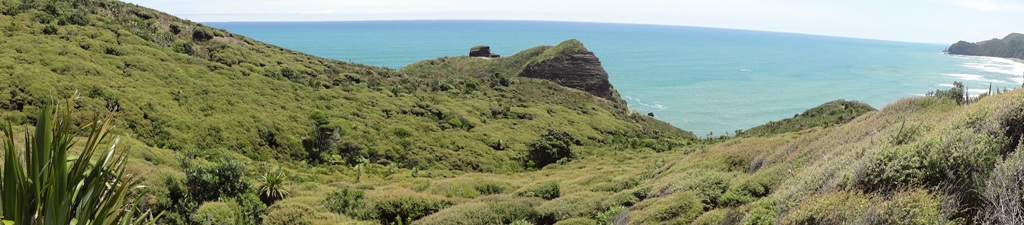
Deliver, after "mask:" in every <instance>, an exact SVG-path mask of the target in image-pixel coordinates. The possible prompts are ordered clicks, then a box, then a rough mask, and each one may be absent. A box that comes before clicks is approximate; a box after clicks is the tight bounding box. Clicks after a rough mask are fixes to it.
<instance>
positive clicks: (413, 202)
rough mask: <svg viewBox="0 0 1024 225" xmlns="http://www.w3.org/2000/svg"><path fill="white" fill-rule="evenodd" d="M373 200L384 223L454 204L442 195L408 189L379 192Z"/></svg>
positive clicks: (374, 207)
mask: <svg viewBox="0 0 1024 225" xmlns="http://www.w3.org/2000/svg"><path fill="white" fill-rule="evenodd" d="M372 201H373V204H372V205H373V210H374V213H375V214H376V218H377V219H379V220H380V221H381V222H382V223H384V224H389V223H392V222H397V221H396V220H395V218H407V219H411V220H417V219H420V218H423V217H425V216H427V215H430V214H433V213H435V212H437V211H440V210H442V209H444V208H448V206H452V205H453V204H454V203H453V202H452V201H450V200H448V199H445V198H442V197H438V196H434V195H427V194H421V193H416V192H414V191H412V190H408V189H394V190H388V191H385V192H382V193H377V194H375V195H374V196H372ZM360 219H368V218H360Z"/></svg>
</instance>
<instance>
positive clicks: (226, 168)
mask: <svg viewBox="0 0 1024 225" xmlns="http://www.w3.org/2000/svg"><path fill="white" fill-rule="evenodd" d="M188 160H189V159H184V160H183V161H182V167H185V187H186V188H188V191H189V196H190V197H192V199H193V200H194V201H196V202H206V201H213V200H217V199H219V198H221V197H226V198H233V197H235V196H238V195H240V194H242V193H245V192H246V191H248V190H249V183H247V182H245V180H244V179H243V177H245V173H246V172H245V166H244V165H242V164H241V163H239V162H236V161H234V160H231V159H230V158H224V161H223V162H221V163H217V164H215V165H212V166H205V165H192V164H191V163H190V162H189V161H188Z"/></svg>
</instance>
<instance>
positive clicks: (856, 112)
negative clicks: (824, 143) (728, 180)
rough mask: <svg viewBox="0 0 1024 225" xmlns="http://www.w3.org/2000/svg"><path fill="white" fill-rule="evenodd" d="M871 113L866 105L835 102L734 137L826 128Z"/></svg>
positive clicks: (873, 109) (757, 127)
mask: <svg viewBox="0 0 1024 225" xmlns="http://www.w3.org/2000/svg"><path fill="white" fill-rule="evenodd" d="M871 111H875V108H873V107H871V106H870V105H868V104H864V103H861V102H857V101H846V100H835V101H831V102H827V103H825V104H822V105H820V106H817V107H814V108H811V109H808V110H807V111H804V112H803V113H800V114H796V115H793V118H789V119H784V120H780V121H772V122H768V123H767V124H764V125H760V126H756V127H754V128H750V129H749V130H746V131H741V132H737V134H736V136H741V137H749V136H762V137H764V136H771V135H776V134H782V133H787V132H796V131H802V130H806V129H810V128H814V127H828V126H833V125H838V124H843V123H846V122H849V121H850V120H853V119H854V118H857V117H858V116H860V115H864V114H865V113H868V112H871Z"/></svg>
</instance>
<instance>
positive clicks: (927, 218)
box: [866, 189, 950, 224]
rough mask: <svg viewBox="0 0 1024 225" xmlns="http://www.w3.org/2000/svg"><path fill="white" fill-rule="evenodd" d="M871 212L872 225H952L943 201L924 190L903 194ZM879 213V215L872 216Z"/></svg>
mask: <svg viewBox="0 0 1024 225" xmlns="http://www.w3.org/2000/svg"><path fill="white" fill-rule="evenodd" d="M876 207H877V208H875V209H873V210H869V211H868V213H869V215H867V216H868V217H869V220H872V221H866V222H869V223H871V224H950V223H949V222H950V221H947V220H946V216H947V215H945V214H944V213H943V212H942V210H943V209H942V199H940V198H939V197H937V196H935V195H932V194H931V193H928V192H927V191H924V190H920V189H917V190H912V191H908V192H901V193H898V194H896V195H895V196H893V197H892V199H890V200H887V201H886V202H884V203H882V204H881V205H880V206H876ZM873 213H877V215H870V214H873Z"/></svg>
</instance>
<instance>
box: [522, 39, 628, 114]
mask: <svg viewBox="0 0 1024 225" xmlns="http://www.w3.org/2000/svg"><path fill="white" fill-rule="evenodd" d="M519 76H521V77H531V78H540V79H545V80H550V81H554V82H555V83H558V84H559V85H562V86H566V87H570V88H574V89H579V90H583V91H586V92H589V93H591V94H593V95H594V96H597V97H601V98H604V99H607V100H609V101H614V102H617V103H624V102H625V101H623V100H622V98H621V97H619V93H618V92H617V91H615V88H613V87H612V84H611V83H610V82H608V72H605V70H604V67H602V66H601V60H600V59H598V58H597V56H596V55H594V52H591V51H589V50H587V48H585V47H583V43H580V42H579V41H577V40H575V39H574V40H568V41H565V42H562V43H561V44H558V45H557V46H555V47H551V48H549V49H547V50H545V51H544V53H541V54H540V55H539V56H538V57H537V58H535V59H533V60H531V61H530V62H529V63H527V64H526V66H525V67H524V68H523V70H522V72H520V73H519Z"/></svg>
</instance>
